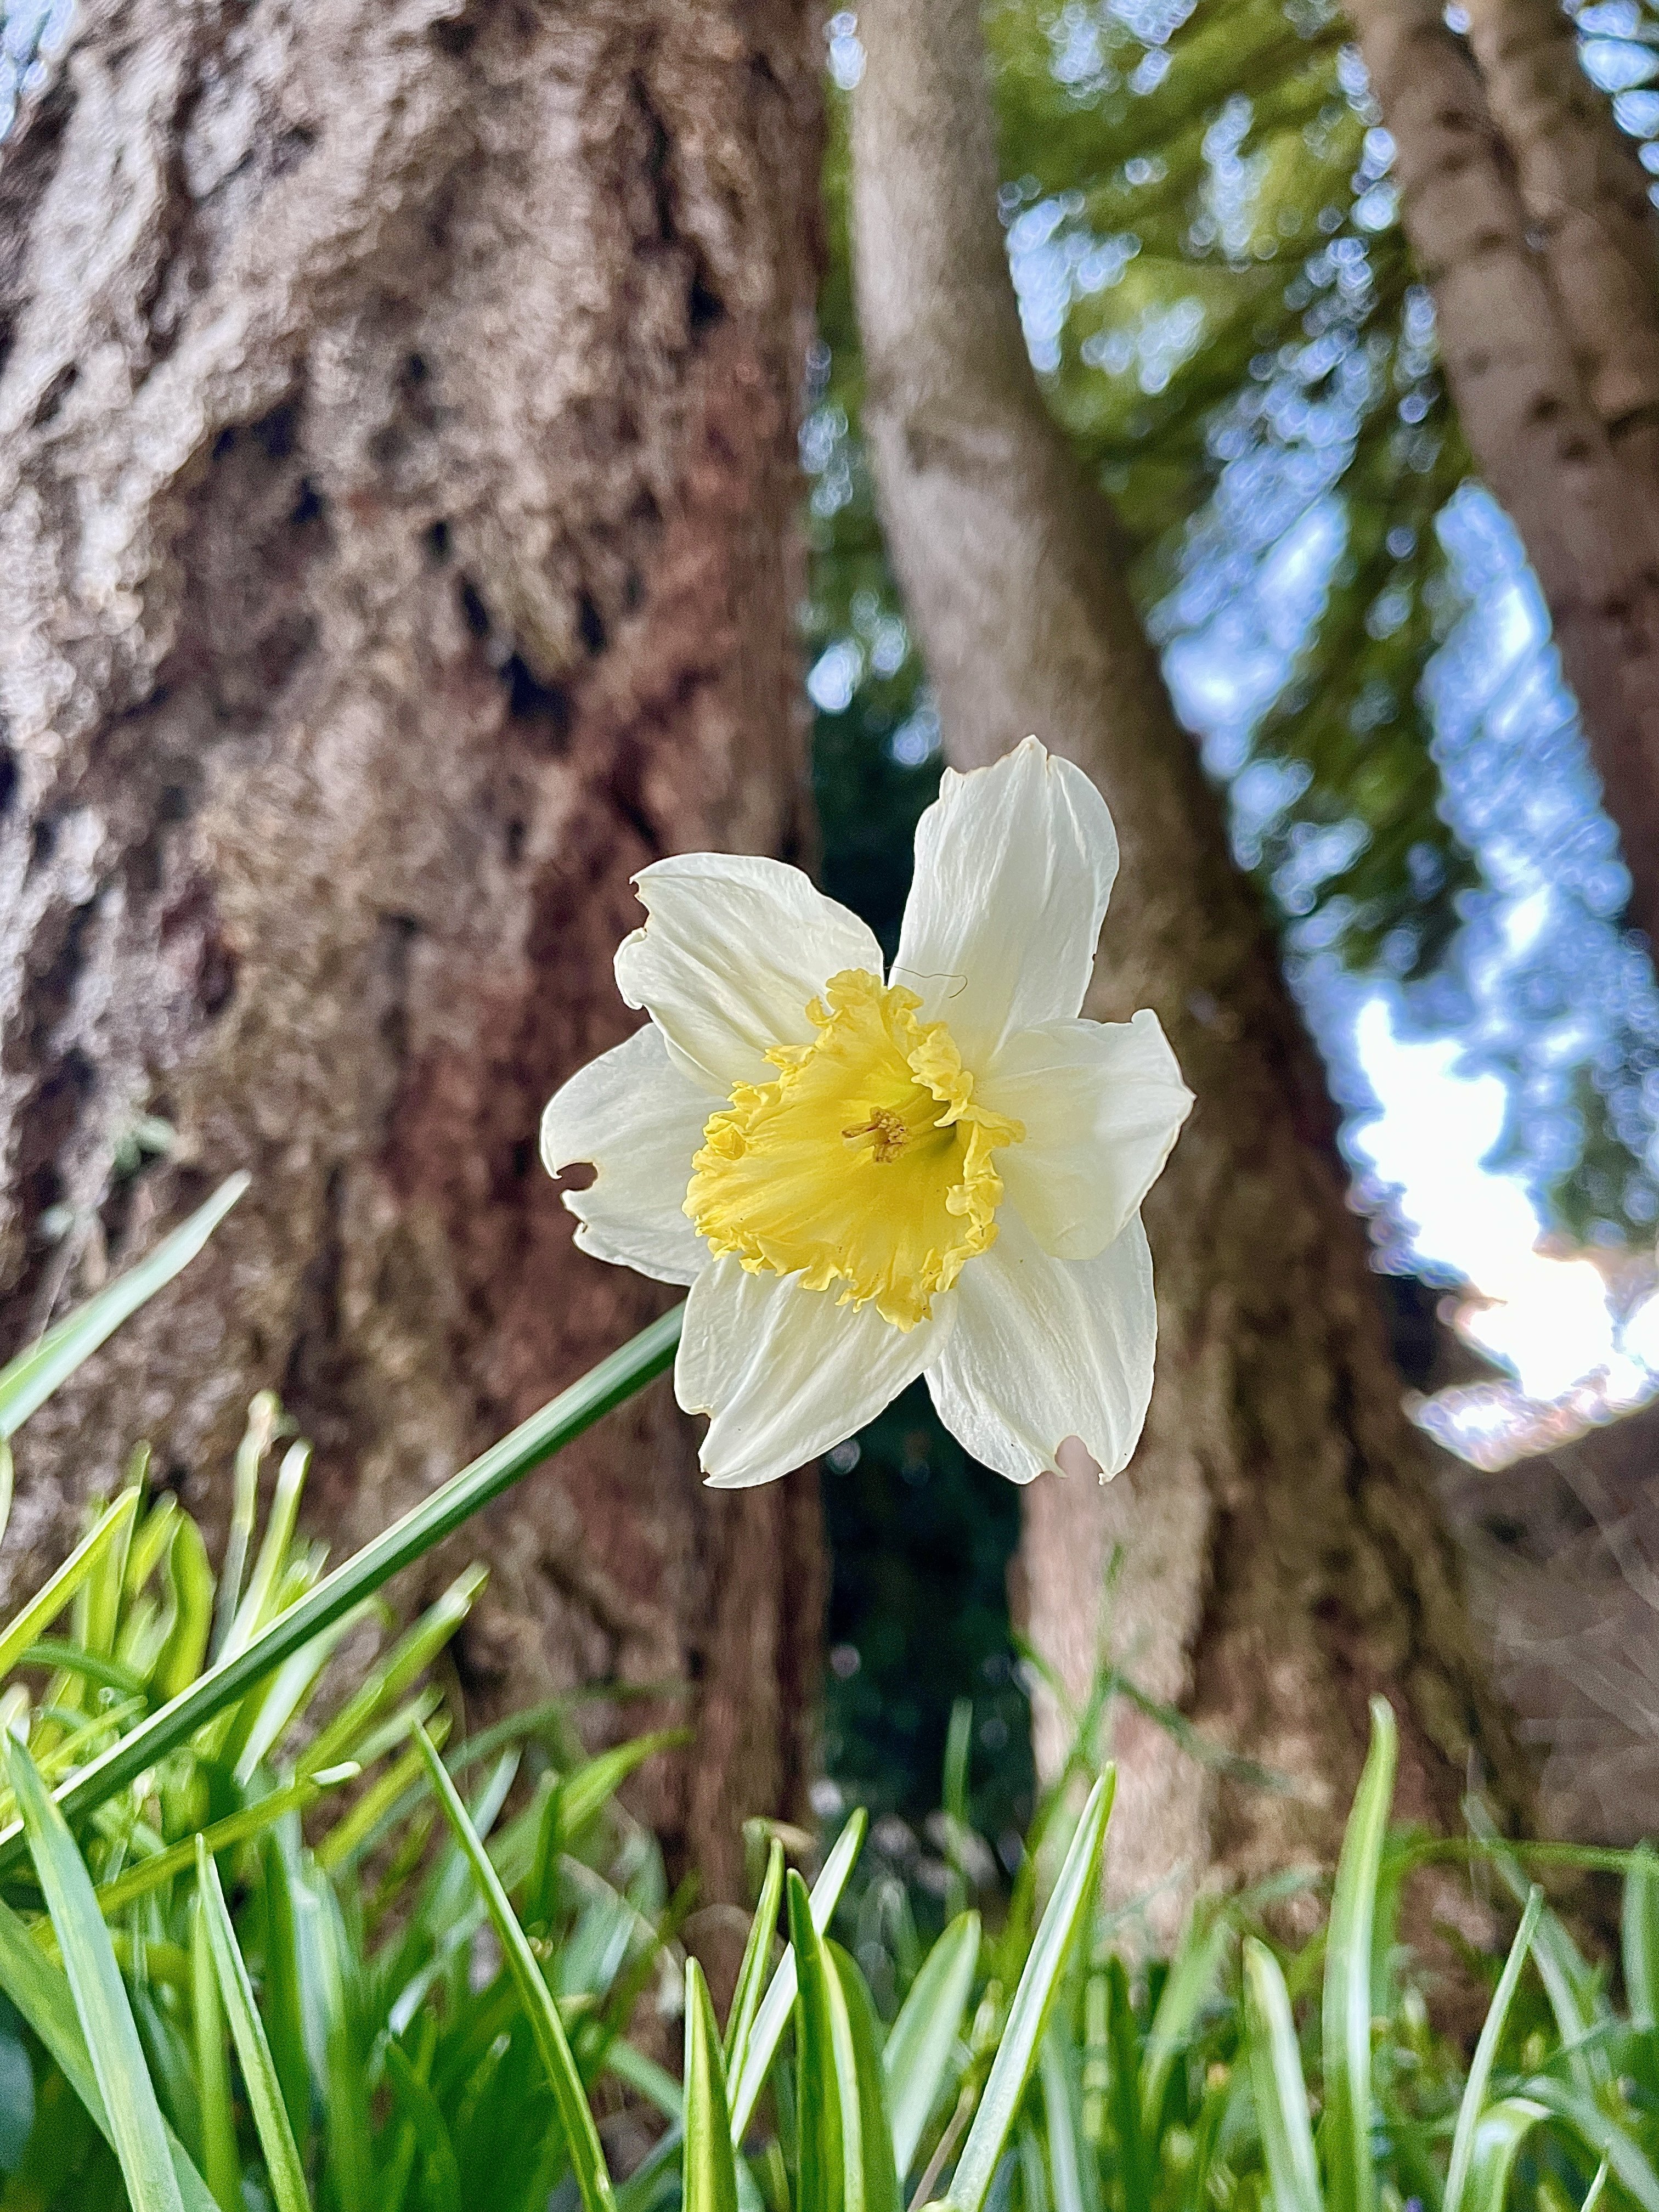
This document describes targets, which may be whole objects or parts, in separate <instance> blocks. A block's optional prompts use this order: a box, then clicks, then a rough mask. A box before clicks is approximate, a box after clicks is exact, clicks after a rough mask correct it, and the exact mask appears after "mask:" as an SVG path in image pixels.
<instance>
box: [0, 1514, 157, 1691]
mask: <svg viewBox="0 0 1659 2212" xmlns="http://www.w3.org/2000/svg"><path fill="white" fill-rule="evenodd" d="M137 1510H138V1492H137V1490H136V1489H133V1490H124V1491H123V1492H121V1494H120V1496H119V1497H118V1498H116V1499H115V1501H114V1503H113V1504H111V1505H110V1506H108V1507H107V1508H106V1510H105V1511H104V1512H103V1513H102V1514H101V1515H100V1516H99V1520H98V1522H97V1525H96V1527H95V1528H93V1529H92V1530H91V1532H90V1533H89V1534H88V1535H85V1536H83V1537H82V1540H81V1541H80V1542H79V1543H78V1544H77V1545H76V1547H75V1549H74V1550H73V1551H72V1552H71V1553H70V1555H69V1557H68V1559H65V1560H64V1564H63V1565H62V1566H61V1567H59V1568H58V1571H57V1573H56V1574H55V1575H53V1576H52V1577H51V1579H50V1580H49V1581H47V1582H46V1583H42V1585H41V1586H40V1589H38V1590H37V1591H36V1592H35V1594H34V1595H33V1597H32V1598H31V1599H30V1600H29V1601H28V1602H27V1605H25V1606H24V1607H22V1608H21V1611H19V1612H17V1613H14V1614H13V1615H12V1617H11V1619H10V1620H9V1621H8V1622H7V1623H6V1626H5V1627H4V1628H3V1629H0V1676H4V1675H6V1674H9V1673H10V1672H11V1670H12V1668H14V1667H15V1665H16V1664H17V1662H18V1661H19V1660H20V1659H21V1657H22V1656H23V1654H24V1653H25V1652H26V1651H27V1650H28V1648H29V1646H30V1644H33V1642H34V1641H35V1639H36V1638H38V1637H39V1635H40V1632H41V1630H42V1629H44V1628H48V1627H50V1626H51V1625H52V1622H53V1621H54V1620H56V1619H57V1618H58V1614H59V1613H61V1612H62V1611H63V1610H64V1607H65V1606H66V1605H67V1604H68V1603H69V1601H70V1599H71V1598H72V1597H73V1596H74V1595H76V1591H77V1590H79V1589H80V1588H81V1587H82V1583H85V1582H86V1580H87V1578H88V1576H90V1575H92V1574H93V1573H94V1572H95V1571H96V1570H97V1568H98V1566H99V1565H100V1563H101V1561H102V1560H103V1559H104V1556H105V1554H106V1553H107V1552H108V1551H109V1550H110V1549H111V1548H112V1546H114V1545H116V1544H118V1543H119V1541H121V1539H122V1537H123V1536H124V1535H125V1534H126V1531H127V1530H128V1528H130V1527H131V1523H132V1516H133V1515H134V1514H135V1513H136V1512H137Z"/></svg>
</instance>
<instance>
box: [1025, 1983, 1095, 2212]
mask: <svg viewBox="0 0 1659 2212" xmlns="http://www.w3.org/2000/svg"><path fill="white" fill-rule="evenodd" d="M1078 2057H1079V2053H1078V2051H1076V2049H1075V2047H1074V2046H1072V2045H1068V2042H1067V2039H1066V2037H1065V2036H1064V2035H1063V2034H1062V2033H1060V2022H1059V2021H1051V2022H1050V2023H1049V2027H1048V2033H1047V2035H1045V2036H1044V2037H1043V2039H1042V2051H1041V2053H1040V2054H1039V2057H1038V2060H1037V2063H1038V2066H1039V2068H1040V2069H1041V2075H1042V2118H1043V2130H1044V2133H1045V2134H1046V2136H1047V2137H1048V2172H1049V2179H1050V2180H1051V2182H1052V2184H1053V2190H1054V2212H1099V2205H1100V2180H1099V2174H1098V2172H1097V2168H1096V2166H1095V2162H1094V2159H1093V2157H1092V2156H1091V2154H1090V2149H1091V2146H1089V2142H1088V2137H1087V2136H1086V2134H1085V2130H1084V2125H1083V2100H1082V2097H1081V2095H1080V2093H1079V2092H1080V2087H1081V2085H1080V2084H1079V2082H1078V2081H1077V2080H1076V2079H1075V2071H1074V2069H1075V2062H1076V2060H1077V2058H1078ZM1079 2153H1082V2155H1079Z"/></svg>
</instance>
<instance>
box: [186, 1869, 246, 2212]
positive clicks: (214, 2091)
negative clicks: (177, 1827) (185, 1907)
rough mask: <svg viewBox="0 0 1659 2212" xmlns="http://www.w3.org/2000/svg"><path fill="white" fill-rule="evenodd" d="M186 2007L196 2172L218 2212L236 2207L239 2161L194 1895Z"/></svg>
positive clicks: (220, 2020) (203, 1928)
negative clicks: (191, 2038)
mask: <svg viewBox="0 0 1659 2212" xmlns="http://www.w3.org/2000/svg"><path fill="white" fill-rule="evenodd" d="M190 1964H191V1992H190V1996H191V2012H192V2014H193V2015H194V2019H193V2021H192V2022H191V2025H192V2027H194V2029H195V2033H196V2097H197V2104H198V2105H199V2106H200V2108H201V2115H202V2130H201V2148H202V2172H203V2175H204V2179H205V2180H206V2182H207V2185H208V2187H209V2188H210V2190H211V2191H213V2194H214V2197H216V2200H217V2202H218V2204H219V2208H220V2212H242V2160H241V2155H240V2152H239V2151H238V2149H237V2147H236V2113H235V2108H234V2106H233V2105H232V2103H231V2099H230V2059H229V2054H228V2051H226V2048H225V2015H224V2008H223V2006H222V2004H221V2003H220V2002H219V1984H218V1981H217V1979H216V1976H215V1974H214V1971H213V1949H212V1944H211V1942H210V1937H209V1935H208V1927H207V1917H206V1915H205V1913H204V1911H203V1909H202V1905H201V1900H200V1899H199V1897H198V1899H197V1904H196V1908H195V1911H193V1912H192V1913H191V1929H190Z"/></svg>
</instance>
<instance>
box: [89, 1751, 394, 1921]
mask: <svg viewBox="0 0 1659 2212" xmlns="http://www.w3.org/2000/svg"><path fill="white" fill-rule="evenodd" d="M356 1773H357V1769H356V1767H355V1766H344V1767H340V1768H338V1769H337V1770H336V1771H334V1772H333V1773H331V1774H314V1775H313V1776H312V1777H311V1778H310V1779H309V1780H308V1781H305V1782H296V1783H294V1784H290V1785H289V1788H287V1789H285V1790H272V1791H271V1793H270V1796H268V1797H261V1798H259V1799H258V1801H257V1802H255V1803H254V1804H252V1805H249V1806H248V1807H246V1808H245V1810H243V1811H242V1812H240V1813H228V1814H226V1815H225V1817H224V1819H223V1820H216V1821H215V1822H214V1824H213V1826H211V1827H210V1828H204V1829H203V1830H202V1831H201V1832H200V1833H199V1834H197V1835H194V1836H186V1837H185V1840H184V1841H183V1843H179V1844H170V1845H169V1846H168V1848H167V1850H164V1851H153V1852H152V1853H151V1854H150V1856H149V1857H148V1858H142V1859H139V1860H137V1862H136V1863H135V1864H133V1865H131V1866H130V1867H129V1868H128V1869H127V1870H126V1872H125V1874H122V1875H117V1876H116V1878H115V1880H114V1881H106V1882H105V1883H104V1884H103V1886H102V1887H100V1890H99V1891H98V1908H99V1910H100V1912H102V1913H103V1914H104V1915H105V1916H106V1917H108V1915H109V1914H110V1913H112V1912H115V1911H119V1909H120V1907H121V1906H122V1905H131V1903H132V1901H133V1899H135V1898H138V1897H147V1896H148V1895H149V1893H150V1891H151V1890H153V1889H159V1888H160V1887H161V1884H162V1883H163V1882H165V1881H171V1880H172V1879H173V1875H176V1874H182V1873H183V1872H184V1871H185V1868H187V1867H191V1866H193V1865H194V1864H195V1863H196V1847H197V1844H203V1843H204V1844H206V1845H207V1847H208V1849H209V1850H210V1851H222V1850H228V1849H229V1848H230V1846H231V1844H245V1843H246V1841H247V1840H248V1838H250V1837H251V1836H257V1835H258V1834H259V1833H260V1832H261V1831H262V1830H264V1829H265V1828H268V1827H270V1826H272V1825H273V1823H274V1822H276V1821H277V1820H281V1819H282V1817H283V1814H285V1813H294V1812H303V1811H304V1810H305V1809H306V1808H307V1807H308V1806H311V1805H314V1804H315V1803H316V1802H317V1800H318V1799H319V1797H320V1796H322V1794H323V1792H324V1790H328V1789H332V1788H335V1787H337V1785H338V1784H341V1783H343V1782H350V1781H353V1780H355V1778H356Z"/></svg>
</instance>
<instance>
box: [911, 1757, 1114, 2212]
mask: <svg viewBox="0 0 1659 2212" xmlns="http://www.w3.org/2000/svg"><path fill="white" fill-rule="evenodd" d="M1116 1779H1117V1778H1116V1774H1115V1770H1114V1769H1112V1768H1111V1767H1108V1768H1107V1770H1106V1771H1105V1772H1104V1773H1103V1775H1102V1776H1101V1778H1100V1779H1099V1781H1098V1782H1097V1783H1096V1784H1095V1786H1094V1788H1093V1790H1091V1792H1090V1794H1089V1802H1088V1803H1087V1804H1086V1805H1085V1807H1084V1808H1083V1818H1082V1819H1081V1820H1079V1822H1078V1825H1077V1832H1076V1834H1075V1835H1074V1836H1073V1838H1072V1844H1071V1849H1070V1850H1068V1851H1067V1852H1066V1859H1065V1863H1064V1864H1063V1865H1062V1866H1061V1868H1060V1879H1059V1881H1057V1882H1056V1883H1055V1884H1054V1895H1053V1896H1052V1897H1051V1898H1050V1899H1048V1909H1047V1910H1046V1911H1045V1912H1044V1913H1043V1916H1042V1922H1041V1923H1040V1925H1039V1926H1038V1929H1037V1932H1036V1940H1035V1941H1034V1942H1033V1943H1032V1945H1031V1954H1030V1958H1029V1959H1027V1960H1026V1962H1025V1971H1024V1973H1023V1974H1022V1975H1021V1976H1020V1978H1019V1986H1018V1989H1017V1990H1015V1991H1014V2001H1013V2002H1012V2005H1011V2006H1010V2007H1009V2008H1008V2024H1007V2026H1006V2028H1005V2029H1004V2031H1003V2035H1002V2040H1001V2042H1000V2045H998V2046H997V2055H996V2057H994V2059H993V2060H992V2062H991V2071H990V2074H989V2075H988V2076H987V2080H986V2083H985V2093H984V2094H983V2096H982V2097H981V2099H980V2101H979V2110H978V2111H977V2112H975V2115H974V2123H973V2125H972V2126H971V2127H970V2128H969V2130H968V2140H967V2141H966V2142H964V2143H963V2147H962V2155H961V2157H960V2158H959V2159H958V2160H957V2170H956V2174H955V2177H954V2179H952V2181H951V2194H950V2199H949V2201H950V2203H951V2205H952V2206H953V2207H955V2212H980V2207H981V2204H983V2203H984V2202H985V2198H986V2194H987V2191H988V2190H989V2189H990V2186H991V2182H992V2179H993V2177H994V2174H995V2172H996V2170H997V2163H998V2161H999V2160H1000V2158H1001V2156H1002V2152H1003V2147H1004V2145H1005V2144H1006V2142H1007V2140H1008V2136H1009V2134H1010V2132H1011V2130H1012V2127H1013V2124H1014V2116H1015V2114H1016V2113H1017V2112H1018V2110H1019V2106H1020V2104H1021V2101H1022V2100H1023V2099H1024V2094H1025V2085H1026V2083H1027V2082H1028V2081H1030V2077H1031V2069H1032V2067H1033V2066H1034V2065H1035V2064H1036V2055H1037V2052H1038V2051H1039V2050H1040V2049H1041V2047H1042V2039H1043V2036H1044V2034H1045V2033H1046V2032H1047V2029H1048V2018H1049V2015H1050V2014H1051V2013H1052V2012H1053V2010H1054V1999H1055V1997H1056V1996H1057V1995H1058V1994H1059V1990H1060V1976H1061V1974H1062V1973H1063V1972H1065V1969H1066V1960H1067V1959H1068V1958H1069V1957H1070V1955H1071V1951H1072V1946H1073V1943H1074V1942H1076V1940H1077V1936H1078V1932H1079V1929H1081V1928H1082V1926H1083V1924H1084V1923H1085V1920H1086V1919H1087V1918H1088V1917H1089V1914H1090V1912H1091V1910H1092V1908H1093V1905H1094V1902H1095V1899H1096V1895H1097V1892H1098V1890H1099V1887H1100V1861H1101V1853H1102V1851H1103V1849H1104V1848H1105V1843H1106V1823H1107V1821H1108V1820H1109V1818H1110V1815H1111V1810H1112V1792H1113V1790H1114V1787H1115V1783H1116Z"/></svg>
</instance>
